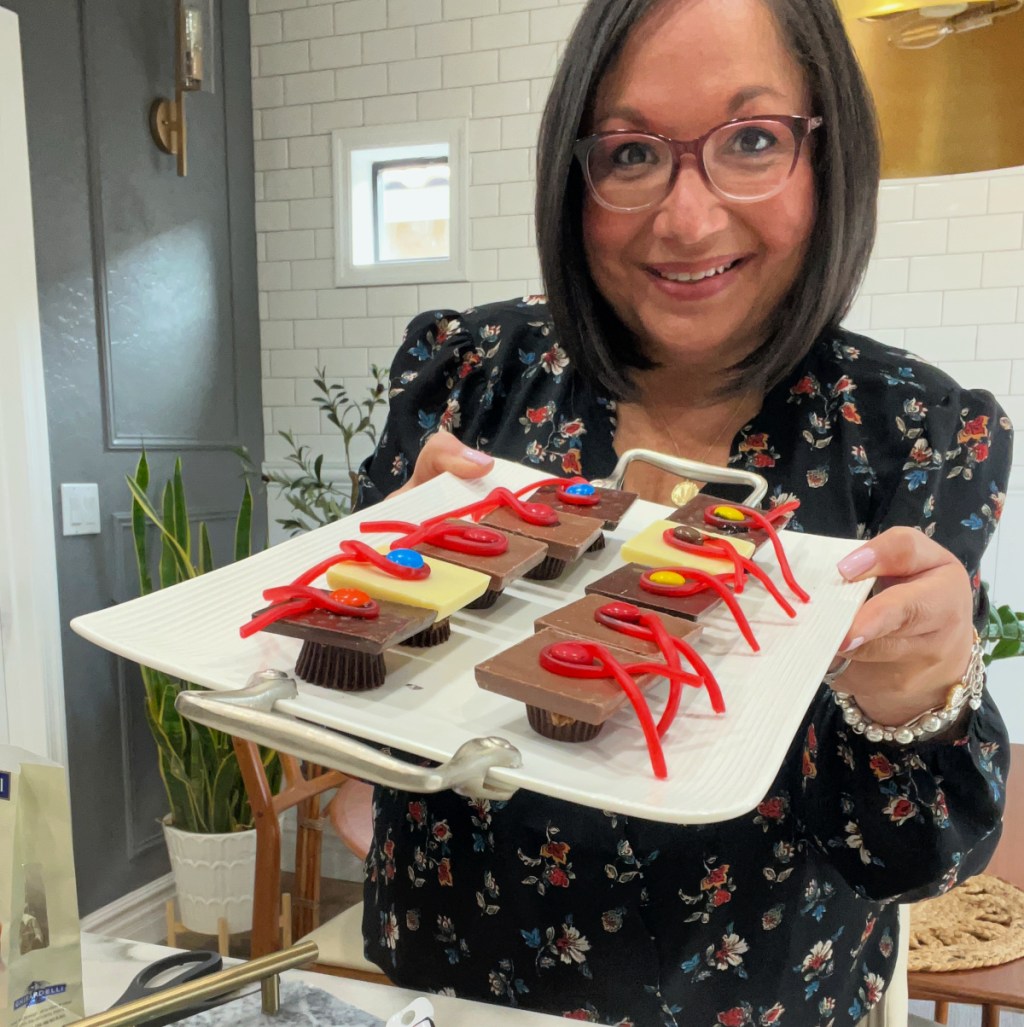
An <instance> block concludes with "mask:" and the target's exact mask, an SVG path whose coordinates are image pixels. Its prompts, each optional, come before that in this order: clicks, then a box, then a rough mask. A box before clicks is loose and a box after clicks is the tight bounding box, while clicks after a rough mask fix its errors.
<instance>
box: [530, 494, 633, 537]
mask: <svg viewBox="0 0 1024 1027" xmlns="http://www.w3.org/2000/svg"><path fill="white" fill-rule="evenodd" d="M635 499H636V493H635V492H623V491H622V490H621V489H605V488H599V487H598V486H596V485H591V484H589V483H587V484H570V483H568V482H567V483H566V484H565V485H554V484H551V485H542V486H541V487H540V488H539V489H537V491H536V492H534V493H532V494H531V495H530V501H531V502H539V503H547V504H548V506H550V507H551V508H552V509H554V510H557V511H558V513H560V514H563V513H568V514H578V515H579V516H580V517H593V518H594V519H595V520H599V521H601V526H602V527H603V528H604V529H605V530H606V531H612V530H613V529H615V528H617V527H618V524H619V521H621V520H622V518H623V517H624V516H625V514H626V511H627V510H628V509H629V508H630V507H631V506H632V505H633V501H634V500H635ZM604 546H605V540H604V535H603V534H601V535H599V536H598V537H597V540H596V541H595V542H594V543H593V544H592V545H591V547H590V549H588V550H587V552H590V553H593V552H597V551H598V550H601V549H604Z"/></svg>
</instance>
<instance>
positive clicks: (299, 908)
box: [292, 765, 323, 938]
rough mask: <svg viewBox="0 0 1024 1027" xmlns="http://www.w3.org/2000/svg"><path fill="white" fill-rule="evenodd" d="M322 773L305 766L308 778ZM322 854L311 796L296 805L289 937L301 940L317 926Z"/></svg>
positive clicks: (317, 804)
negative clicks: (293, 879)
mask: <svg viewBox="0 0 1024 1027" xmlns="http://www.w3.org/2000/svg"><path fill="white" fill-rule="evenodd" d="M320 773H322V770H321V768H320V767H315V766H310V765H307V767H306V775H307V777H309V778H313V777H316V776H317V775H319V774H320ZM322 850H323V820H322V817H321V813H320V796H319V794H317V795H311V796H308V797H307V798H305V799H303V800H302V802H300V803H299V805H298V809H297V811H296V834H295V895H294V897H293V901H292V928H293V930H292V933H293V935H294V937H296V938H302V937H304V936H305V935H307V934H309V932H310V931H314V930H316V928H317V927H319V926H320V864H321V854H322Z"/></svg>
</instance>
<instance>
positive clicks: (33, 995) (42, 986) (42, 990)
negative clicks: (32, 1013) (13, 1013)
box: [14, 981, 68, 1009]
mask: <svg viewBox="0 0 1024 1027" xmlns="http://www.w3.org/2000/svg"><path fill="white" fill-rule="evenodd" d="M67 990H68V986H67V985H66V984H50V983H48V982H47V981H33V982H32V983H31V984H30V985H29V986H28V991H26V992H25V994H24V995H22V996H21V998H19V999H15V1000H14V1008H15V1009H24V1008H25V1006H38V1005H39V1004H40V1003H42V1002H45V1001H46V1000H47V999H48V998H52V997H53V996H54V995H63V994H64V992H66V991H67Z"/></svg>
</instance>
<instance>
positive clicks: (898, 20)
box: [860, 0, 1024, 50]
mask: <svg viewBox="0 0 1024 1027" xmlns="http://www.w3.org/2000/svg"><path fill="white" fill-rule="evenodd" d="M866 6H867V7H868V8H874V9H880V8H892V7H896V8H899V9H897V10H888V11H886V13H881V14H862V15H860V18H861V20H862V21H879V22H883V23H885V24H886V26H887V28H888V30H889V42H890V43H892V45H893V46H895V47H899V48H900V49H901V50H924V49H926V48H927V47H929V46H935V45H936V44H937V43H941V42H942V41H943V39H945V38H947V37H948V36H952V35H955V34H956V33H957V32H972V31H974V30H975V29H986V28H990V27H991V26H992V25H994V24H995V21H996V19H997V18H1002V17H1005V16H1006V15H1009V14H1016V13H1017V11H1019V10H1020V9H1021V8H1022V7H1024V0H974V2H973V3H967V2H965V3H955V4H927V5H917V4H907V3H903V4H892V3H888V4H886V3H878V2H877V0H876V2H874V3H869V4H867V5H866ZM911 8H913V9H911Z"/></svg>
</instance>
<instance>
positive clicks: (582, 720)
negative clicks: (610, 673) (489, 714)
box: [476, 628, 656, 742]
mask: <svg viewBox="0 0 1024 1027" xmlns="http://www.w3.org/2000/svg"><path fill="white" fill-rule="evenodd" d="M578 641H579V636H576V635H568V634H564V633H562V632H560V631H553V630H551V629H550V628H546V629H545V630H543V631H539V632H537V634H535V635H532V636H531V637H530V638H527V639H525V640H524V641H522V642H520V643H519V644H518V645H514V646H512V647H511V648H509V649H506V650H504V652H501V653H498V655H497V656H493V657H491V659H489V660H485V661H484V662H483V663H481V664H478V665H477V667H476V681H477V684H478V685H479V686H480V687H481V688H482V689H484V690H485V691H488V692H497V693H498V694H499V695H504V696H507V697H508V698H510V699H518V700H519V701H520V702H523V703H526V707H527V716H528V718H529V722H530V726H531V727H532V728H533V729H534V730H535V731H536V732H537V733H538V734H541V735H543V736H544V737H545V738H552V739H555V740H556V741H563V742H584V741H588V740H589V739H591V738H594V737H595V736H596V735H597V734H598V732H599V731H600V730H601V728H602V727H603V725H604V722H605V721H606V720H607V719H608V718H609V717H610V716H611V715H612V714H613V713H614V712H615V711H616V710H617V709H619V707H620V706H622V705H624V704H625V703H626V702H627V701H628V699H627V696H626V693H625V692H624V691H623V690H622V688H621V687H620V686H619V684H618V683H617V682H615V681H614V680H612V679H611V678H597V679H594V678H574V677H565V676H562V675H561V674H556V673H553V672H552V671H549V670H546V669H545V668H544V667H542V666H541V663H540V656H541V652H542V650H544V649H545V648H546V647H547V646H550V645H555V644H557V643H562V642H569V643H571V642H578ZM605 648H606V649H607V651H608V653H609V654H610V655H611V656H613V657H614V658H615V659H616V660H618V661H619V663H622V664H629V663H636V662H637V656H636V653H634V652H629V651H628V650H626V649H620V648H615V647H613V646H605ZM655 679H656V675H653V674H644V675H641V676H639V677H638V678H637V679H636V683H637V685H638V687H640V688H641V689H642V688H644V687H646V686H647V685H649V684H650V683H651V682H652V681H654V680H655Z"/></svg>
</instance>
